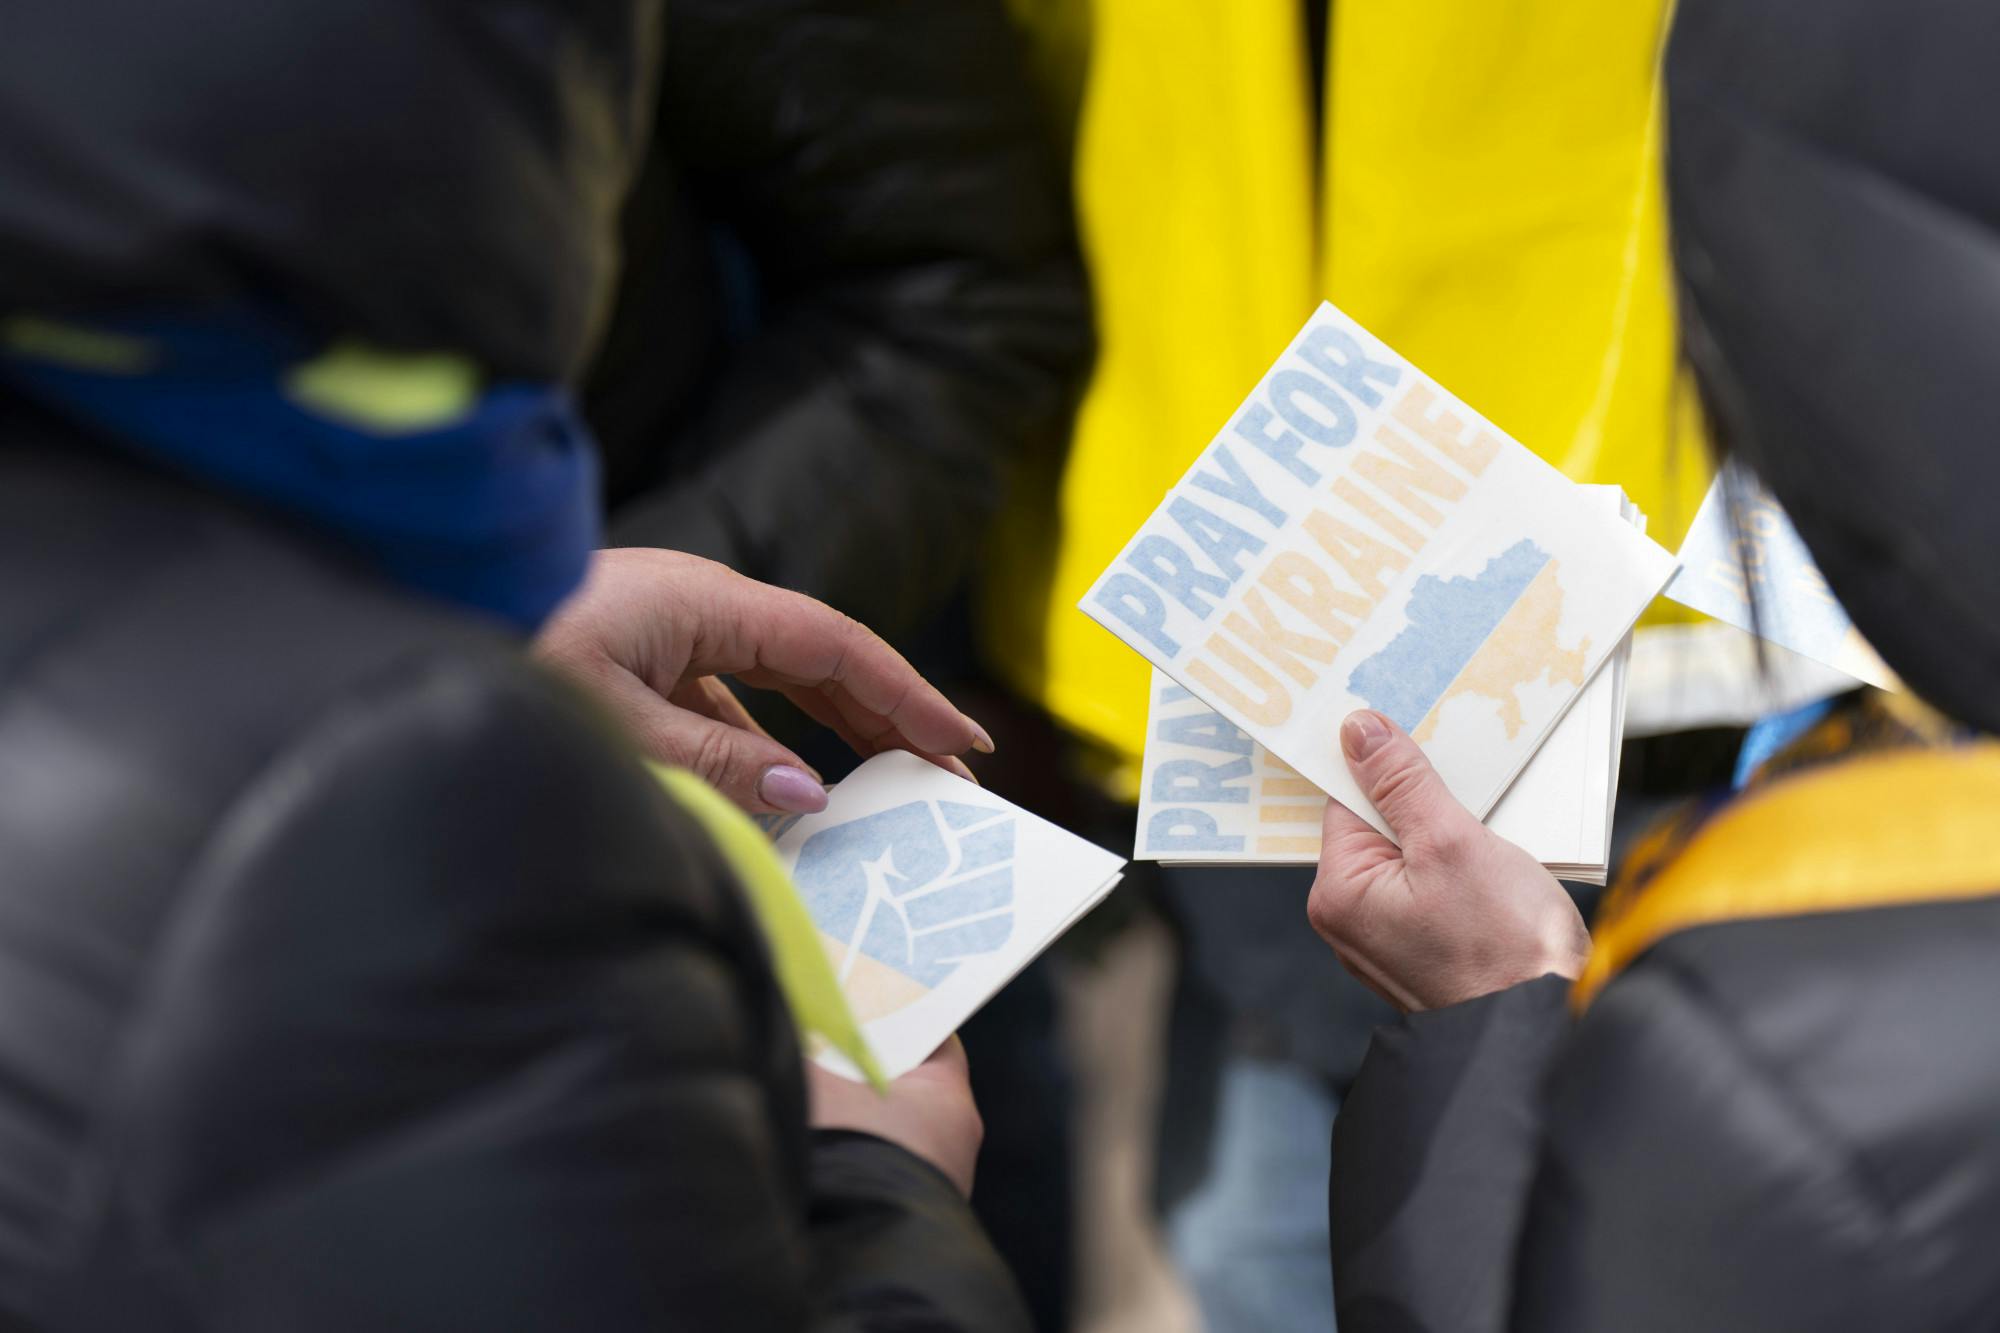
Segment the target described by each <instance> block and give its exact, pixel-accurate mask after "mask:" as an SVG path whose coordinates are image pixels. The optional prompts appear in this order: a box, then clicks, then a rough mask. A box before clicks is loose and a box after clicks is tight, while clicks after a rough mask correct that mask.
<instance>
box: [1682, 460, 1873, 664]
mask: <svg viewBox="0 0 2000 1333" xmlns="http://www.w3.org/2000/svg"><path fill="white" fill-rule="evenodd" d="M1680 560H1681V570H1680V573H1678V574H1676V575H1675V576H1674V579H1673V582H1672V583H1670V584H1668V585H1667V597H1668V598H1669V599H1671V600H1672V601H1676V602H1679V603H1680V604H1681V605H1682V606H1685V607H1689V608H1691V609H1693V610H1696V611H1700V612H1702V613H1703V614H1705V615H1711V616H1714V617H1715V618H1716V619H1717V620H1720V621H1722V622H1723V623H1724V624H1726V625H1734V626H1735V627H1736V628H1737V629H1741V630H1749V631H1750V632H1751V633H1753V634H1756V635H1758V636H1760V637H1762V638H1764V639H1768V640H1769V641H1770V642H1772V643H1775V644H1777V645H1778V646H1779V647H1781V648H1789V649H1791V650H1792V651H1793V652H1795V653H1797V654H1799V655H1800V656H1801V657H1809V658H1811V659H1812V660H1813V661H1815V662H1818V663H1821V664H1822V665H1824V666H1830V667H1832V668H1833V669H1834V670H1836V671H1842V672H1845V673H1846V674H1848V675H1850V676H1852V677H1854V678H1855V679H1856V680H1860V681H1866V682H1867V683H1868V684H1870V685H1879V686H1880V687H1881V688H1883V689H1885V690H1893V689H1896V688H1897V687H1898V681H1897V679H1896V673H1895V672H1893V671H1891V670H1890V669H1889V667H1888V665H1887V664H1886V663H1884V662H1883V661H1882V659H1881V658H1880V657H1878V656H1876V655H1875V650H1874V649H1873V648H1871V647H1869V646H1868V641H1867V640H1865V639H1863V638H1862V637H1861V633H1860V631H1859V630H1857V629H1855V628H1854V622H1853V621H1852V620H1850V619H1848V617H1847V612H1846V611H1845V610H1844V609H1843V608H1842V607H1841V605H1840V601H1839V599H1838V598H1836V597H1835V596H1834V595H1833V589H1831V588H1829V587H1828V586H1827V583H1826V577H1825V576H1824V575H1823V574H1821V573H1820V572H1819V566H1818V565H1817V564H1815V563H1814V562H1813V558H1812V553H1811V552H1809V551H1808V550H1806V544H1805V543H1804V542H1803V541H1801V540H1800V539H1799V534H1798V529H1796V528H1794V527H1793V526H1792V520H1791V519H1790V518H1788V517H1787V516H1786V515H1785V511H1784V508H1783V507H1782V506H1781V505H1779V503H1778V501H1777V499H1776V497H1774V496H1773V495H1772V494H1771V493H1770V492H1769V491H1767V490H1765V489H1764V487H1763V485H1762V484H1761V483H1760V482H1758V480H1757V479H1756V478H1755V477H1754V476H1752V475H1751V474H1750V473H1749V472H1748V471H1747V470H1745V469H1744V468H1742V467H1739V466H1737V465H1736V464H1733V463H1732V464H1728V465H1726V466H1725V467H1724V468H1723V469H1722V470H1721V471H1720V472H1718V473H1717V474H1716V478H1715V481H1714V484H1712V485H1711V486H1710V487H1709V488H1708V495H1707V496H1706V497H1704V498H1703V500H1702V502H1701V508H1700V509H1698V510H1696V511H1695V516H1694V523H1693V524H1692V525H1691V526H1690V527H1689V528H1688V535H1687V540H1686V541H1684V542H1682V543H1681V555H1680Z"/></svg>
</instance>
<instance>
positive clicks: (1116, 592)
mask: <svg viewBox="0 0 2000 1333" xmlns="http://www.w3.org/2000/svg"><path fill="white" fill-rule="evenodd" d="M1094 600H1095V601H1096V602H1097V604H1098V605H1099V606H1101V607H1103V608H1104V609H1105V610H1107V611H1109V612H1110V613H1111V614H1112V615H1114V616H1116V617H1117V618H1118V619H1119V620H1121V621H1123V622H1124V623H1125V625H1126V626H1127V627H1129V628H1130V629H1132V630H1133V631H1134V632H1135V633H1137V634H1138V636H1139V637H1140V638H1142V639H1144V640H1145V641H1146V642H1147V643H1150V644H1152V645H1153V646H1154V647H1155V648H1158V649H1159V650H1160V651H1161V652H1163V653H1165V654H1166V655H1167V656H1168V657H1169V658H1174V657H1178V656H1180V651H1181V646H1180V645H1179V644H1178V643H1176V642H1174V640H1173V638H1172V636H1171V635H1169V634H1168V633H1167V604H1166V603H1165V602H1163V601H1161V600H1160V594H1159V593H1157V592H1155V591H1154V590H1153V587H1152V585H1151V584H1149V583H1147V582H1145V580H1143V579H1138V578H1134V577H1133V576H1132V575H1130V574H1108V575H1106V576H1105V579H1104V582H1103V583H1101V584H1099V585H1098V587H1097V595H1096V597H1095V599H1094Z"/></svg>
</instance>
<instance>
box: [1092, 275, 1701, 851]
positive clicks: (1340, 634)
mask: <svg viewBox="0 0 2000 1333" xmlns="http://www.w3.org/2000/svg"><path fill="white" fill-rule="evenodd" d="M1674 567H1675V564H1674V559H1673V557H1672V556H1671V555H1669V554H1668V553H1667V552H1666V551H1664V550H1663V549H1661V548H1660V546H1659V545H1658V544H1657V543H1655V542H1652V541H1650V540H1648V539H1647V538H1646V537H1644V536H1643V535H1641V534H1640V533H1638V532H1636V531H1634V530H1633V528H1632V527H1631V526H1630V525H1628V524H1626V523H1625V522H1623V521H1622V520H1621V519H1620V518H1619V516H1618V515H1617V514H1616V513H1614V512H1606V511H1605V510H1604V509H1602V508H1601V507H1599V506H1596V505H1593V504H1591V503H1590V502H1589V501H1588V500H1587V499H1586V497H1585V496H1584V495H1583V494H1582V493H1581V492H1580V491H1579V490H1578V488H1577V487H1576V486H1575V484H1574V483H1572V482H1570V481H1569V480H1568V479H1567V478H1565V477H1564V476H1563V475H1562V474H1561V473H1560V472H1558V471H1556V470H1555V469H1554V468H1552V467H1550V466H1549V465H1548V464H1547V463H1545V462H1543V461H1542V460H1541V459H1540V458H1538V457H1536V456H1535V455H1534V454H1533V453H1532V452H1531V451H1529V450H1528V449H1526V448H1524V447H1523V446H1521V445H1520V444H1518V443H1517V442H1515V441H1514V440H1512V439H1510V438H1508V436H1507V435H1506V434H1505V433H1503V432H1502V431H1500V430H1499V429H1498V428H1497V427H1495V426H1494V425H1493V424H1492V423H1491V422H1489V421H1487V420H1486V419H1485V418H1483V417H1481V416H1480V415H1479V414H1478V413H1477V412H1475V411H1473V410H1472V409H1471V408H1469V407H1467V406H1466V405H1465V404H1463V403H1461V402H1459V401H1458V400H1457V399H1456V398H1454V397H1452V396H1451V395H1450V394H1449V393H1448V392H1446V391H1445V390H1444V389H1442V388H1441V387H1440V386H1439V385H1438V384H1437V383H1436V382H1435V381H1434V380H1432V379H1430V378H1429V377H1428V376H1426V375H1425V374H1423V372H1421V371H1420V370H1418V369H1417V368H1416V367H1415V366H1413V365H1411V364H1410V363H1409V362H1408V361H1406V360H1404V359H1403V358H1402V357H1400V356H1398V355H1397V354H1396V353H1395V352H1393V351H1391V350H1390V349H1389V348H1388V347H1387V346H1386V345H1384V344H1383V343H1382V342H1381V341H1380V340H1379V339H1377V338H1375V337H1374V336H1373V335H1372V334H1370V333H1369V332H1368V331H1367V330H1365V329H1363V328H1362V327H1361V326H1360V325H1359V324H1357V323H1355V322H1354V321H1353V320H1351V319H1349V318H1348V317H1347V316H1346V315H1344V314H1342V313H1341V312H1340V311H1338V310H1336V309H1334V308H1333V307H1332V306H1330V305H1322V306H1321V307H1320V308H1319V310H1318V311H1317V312H1316V313H1315V314H1314V315H1313V316H1312V318H1311V319H1310V320H1308V321H1307V323H1306V326H1305V327H1304V328H1303V329H1302V330H1301V331H1300V332H1299V334H1298V336H1297V337H1296V338H1294V339H1293V341H1292V343H1291V345H1290V346H1289V347H1288V348H1287V349H1286V350H1285V352H1284V354H1283V355H1282V356H1280V357H1279V358H1278V361H1277V363H1276V364H1275V365H1274V366H1272V368H1271V370H1270V371H1269V372H1268V373H1267V374H1266V375H1265V377H1264V379H1263V380H1262V381H1261V382H1260V383H1259V384H1258V385H1257V387H1256V388H1255V390H1253V391H1252V393H1251V394H1250V396H1249V397H1248V398H1247V399H1246V400H1245V401H1244V403H1243V404H1242V406H1241V407H1240V408H1239V409H1238V410H1237V412H1236V414H1235V415H1234V416H1233V417H1232V419H1231V420H1230V421H1229V423H1228V424H1227V425H1226V426H1225V427H1224V428H1223V430H1222V432H1221V433H1220V434H1219V435H1217V436H1216V437H1215V439H1214V440H1213V441H1212V442H1211V443H1210V444H1209V445H1208V447H1207V448H1206V449H1205V450H1204V451H1203V452H1202V454H1201V456H1200V457H1199V458H1197V459H1196V460H1195V463H1194V465H1193V466H1192V467H1191V468H1190V469H1189V470H1188V472H1187V474H1186V475H1185V476H1183V477H1182V478H1181V480H1180V481H1179V482H1178V483H1176V484H1175V486H1174V488H1173V489H1172V490H1171V491H1170V492H1169V493H1168V495H1167V496H1166V498H1165V499H1164V500H1163V501H1162V502H1161V504H1160V505H1159V507H1158V508H1157V509H1156V510H1155V511H1154V512H1153V514H1152V516H1151V517H1150V518H1149V519H1147V521H1146V523H1145V524H1144V525H1143V526H1142V527H1141V528H1140V530H1139V532H1138V533H1137V534H1136V535H1135V536H1134V537H1133V538H1132V540H1131V542H1130V543H1128V544H1127V546H1126V547H1125V549H1124V550H1123V551H1122V552H1121V553H1120V554H1119V556H1118V558H1117V559H1116V560H1114V561H1113V562H1112V564H1111V565H1110V567H1109V568H1107V569H1106V570H1105V571H1104V573H1103V574H1102V575H1100V576H1099V578H1098V580H1097V582H1096V583H1095V584H1093V585H1092V587H1091V589H1090V591H1089V592H1088V593H1086V594H1085V596H1084V598H1083V601H1082V603H1081V607H1082V609H1083V610H1084V612H1085V613H1086V614H1088V615H1090V616H1091V617H1092V618H1093V619H1095V620H1097V621H1098V622H1099V623H1100V624H1103V625H1104V626H1105V627H1106V628H1107V629H1110V630H1111V631H1112V632H1113V633H1115V634H1117V635H1118V636H1119V637H1120V638H1121V639H1123V640H1124V641H1125V642H1126V643H1128V644H1129V645H1131V646H1132V647H1133V648H1134V649H1136V650H1137V651H1138V652H1139V653H1140V654H1141V655H1143V656H1144V657H1146V658H1147V659H1148V660H1149V661H1151V662H1152V663H1153V665H1154V666H1156V667H1158V668H1159V669H1160V670H1161V671H1163V672H1165V673H1166V674H1167V675H1168V676H1169V677H1171V678H1172V679H1173V680H1174V681H1175V682H1176V683H1177V684H1179V685H1181V686H1182V687H1184V688H1185V689H1187V690H1188V691H1189V692H1190V693H1192V694H1194V695H1195V696H1196V697H1198V698H1200V699H1201V700H1202V701H1203V702H1205V703H1207V704H1208V705H1210V706H1211V707H1212V708H1214V709H1215V710H1216V711H1217V712H1219V713H1220V714H1222V716H1223V717H1225V718H1227V719H1228V720H1229V721H1230V722H1231V723H1233V724H1234V725H1236V726H1237V727H1239V728H1241V729H1242V730H1243V731H1244V732H1246V733H1247V734H1248V735H1249V736H1250V737H1251V738H1252V739H1253V740H1254V741H1256V742H1257V743H1258V744H1261V745H1262V746H1264V747H1265V748H1266V749H1268V750H1269V751H1271V753H1272V754H1274V755H1276V756H1277V757H1278V758H1279V759H1281V760H1282V761H1284V763H1285V764H1287V765H1288V766H1290V767H1291V768H1292V769H1294V770H1295V771H1296V772H1297V773H1298V774H1299V775H1300V776H1301V777H1302V778H1303V779H1304V780H1306V781H1307V782H1309V783H1311V784H1312V785H1313V786H1314V787H1316V788H1318V789H1319V790H1320V791H1322V792H1325V793H1327V794H1330V795H1332V796H1334V797H1336V798H1338V799H1339V800H1340V801H1341V802H1342V803H1344V804H1345V805H1347V806H1348V807H1349V808H1350V809H1352V810H1354V811H1355V812H1356V813H1357V814H1359V815H1361V816H1362V817H1363V818H1365V819H1367V820H1368V821H1369V822H1370V823H1372V824H1374V825H1375V826H1376V827H1377V828H1381V827H1382V821H1381V817H1380V816H1379V815H1378V814H1377V813H1376V812H1375V810H1374V808H1373V807H1372V806H1371V805H1369V804H1368V802H1367V801H1366V799H1365V798H1364V797H1363V796H1362V794H1361V792H1360V790H1359V789H1358V788H1357V787H1356V786H1355V784H1354V782H1353V779H1352V778H1350V777H1349V776H1348V773H1347V768H1346V764H1345V763H1344V762H1343V761H1342V759H1341V757H1340V755H1339V753H1338V751H1337V749H1336V748H1335V747H1334V746H1333V745H1331V744H1329V742H1328V738H1330V737H1332V736H1335V735H1336V734H1337V733H1338V729H1339V726H1340V723H1341V721H1342V720H1343V719H1344V718H1345V717H1346V716H1347V714H1348V713H1350V712H1352V711H1353V710H1355V709H1357V708H1375V709H1378V710H1380V711H1381V712H1383V713H1386V714H1387V715H1388V716H1389V717H1391V718H1393V719H1394V720H1395V721H1396V722H1397V723H1398V724H1399V725H1401V726H1402V727H1404V728H1405V729H1406V730H1407V731H1409V732H1410V734H1411V735H1412V736H1414V737H1415V738H1416V740H1417V741H1418V743H1419V744H1421V745H1422V746H1423V747H1424V750H1425V752H1426V753H1427V754H1428V755H1429V756H1430V759H1431V762H1432V763H1433V764H1434V765H1435V766H1436V768H1437V770H1438V772H1439V774H1440V776H1441V777H1442V778H1443V779H1444V781H1445V783H1446V785H1447V786H1448V787H1449V788H1450V789H1451V791H1452V793H1453V795H1455V796H1456V797H1457V798H1458V799H1459V800H1460V801H1461V802H1462V803H1463V804H1465V805H1466V806H1467V807H1468V808H1470V809H1471V810H1472V811H1473V812H1474V813H1476V814H1478V815H1480V816H1481V817H1482V818H1483V817H1484V816H1486V815H1487V814H1488V813H1489V812H1490V811H1491V810H1492V808H1493V806H1494V804H1495V802H1497V801H1498V800H1499V798H1500V795H1501V793H1502V792H1504V791H1505V790H1506V789H1507V787H1508V784H1509V783H1511V782H1512V781H1513V780H1514V778H1515V776H1516V775H1517V774H1519V773H1520V771H1521V769H1522V768H1523V767H1524V766H1525V765H1526V764H1527V762H1528V759H1529V757H1530V756H1532V755H1533V754H1534V752H1535V750H1536V749H1537V748H1538V747H1539V746H1540V745H1541V743H1542V741H1543V739H1544V737H1546V736H1547V735H1548V734H1549V731H1550V729H1551V728H1552V727H1554V725H1555V723H1556V722H1557V720H1558V719H1559V718H1560V717H1561V716H1562V715H1563V713H1564V712H1565V710H1567V709H1568V707H1569V706H1570V704H1571V703H1572V702H1573V701H1574V700H1575V698H1576V697H1577V694H1578V692H1579V691H1581V690H1582V689H1583V687H1584V685H1585V684H1586V683H1587V682H1588V681H1589V680H1590V679H1591V678H1592V676H1593V675H1594V674H1595V673H1596V671H1597V669H1598V668H1599V667H1600V666H1602V665H1603V663H1604V662H1605V661H1606V660H1607V659H1608V658H1609V657H1610V656H1611V654H1612V653H1613V651H1614V650H1615V649H1616V648H1617V647H1618V645H1619V644H1620V643H1621V642H1622V641H1623V640H1624V638H1625V636H1626V633H1627V631H1629V630H1630V629H1631V627H1632V624H1633V622H1634V621H1635V620H1636V619H1637V618H1638V616H1639V613H1640V612H1641V611H1642V610H1643V609H1644V608H1645V606H1646V604H1647V603H1648V602H1649V601H1651V600H1652V598H1653V596H1654V595H1655V594H1657V593H1658V592H1659V590H1660V588H1661V587H1662V586H1663V585H1664V584H1665V583H1666V581H1667V579H1668V578H1669V576H1670V575H1671V574H1672V572H1673V570H1674ZM1384 831H1385V832H1386V830H1384Z"/></svg>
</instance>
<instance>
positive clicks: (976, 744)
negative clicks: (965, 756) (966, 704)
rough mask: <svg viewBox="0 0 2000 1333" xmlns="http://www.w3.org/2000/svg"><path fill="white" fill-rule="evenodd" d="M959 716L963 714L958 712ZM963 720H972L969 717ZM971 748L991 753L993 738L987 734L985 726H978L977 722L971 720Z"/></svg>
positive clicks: (982, 752)
mask: <svg viewBox="0 0 2000 1333" xmlns="http://www.w3.org/2000/svg"><path fill="white" fill-rule="evenodd" d="M960 716H961V717H963V716H964V714H960ZM965 720H966V721H967V722H972V719H971V718H969V717H968V718H966V719H965ZM972 748H973V749H975V750H977V751H979V753H981V754H992V753H993V738H992V737H991V736H989V735H987V734H986V728H984V727H982V726H980V725H979V724H978V723H977V722H972Z"/></svg>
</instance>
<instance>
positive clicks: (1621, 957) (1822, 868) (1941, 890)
mask: <svg viewBox="0 0 2000 1333" xmlns="http://www.w3.org/2000/svg"><path fill="white" fill-rule="evenodd" d="M1995 810H2000V743H1996V742H1991V741H1986V742H1980V743H1978V744H1975V745H1966V746H1960V747H1956V748H1951V749H1913V750H1894V751H1887V752H1884V753H1881V754H1877V755H1870V756H1867V757H1865V758H1859V759H1851V760H1848V761H1846V762H1844V763H1840V764H1835V765H1832V766H1830V767H1827V768H1821V769H1813V770H1810V771H1808V772H1805V773H1802V774H1800V775H1799V776H1797V777H1792V778H1784V779H1781V780H1779V781H1777V782H1774V783H1773V784H1772V785H1771V786H1770V787H1769V788H1768V789H1767V790H1765V791H1762V792H1760V793H1759V794H1757V795H1754V796H1750V797H1746V798H1745V799H1743V800H1742V801H1741V802H1740V803H1739V804H1737V805H1735V806H1733V807H1731V808H1729V809H1726V810H1724V811H1723V812H1722V813H1720V814H1718V815H1717V816H1716V817H1715V818H1714V820H1712V821H1711V822H1710V823H1709V825H1708V826H1707V827H1706V828H1704V829H1703V830H1702V831H1701V832H1700V833H1699V834H1697V835H1696V836H1695V838H1694V840H1693V841H1691V842H1690V843H1689V844H1688V845H1687V847H1686V848H1684V849H1683V850H1682V851H1681V853H1680V855H1679V856H1677V857H1675V858H1674V860H1673V861H1672V862H1670V863H1669V864H1668V865H1667V866H1666V868H1665V869H1663V870H1662V871H1661V872H1660V874H1659V877H1658V878H1657V879H1655V880H1654V881H1653V882H1652V883H1651V884H1650V885H1648V886H1646V888H1645V889H1644V891H1642V892H1640V893H1639V894H1637V895H1636V896H1635V897H1633V898H1632V899H1631V900H1630V902H1629V904H1628V905H1627V907H1626V909H1625V910H1624V911H1623V912H1621V913H1619V914H1618V915H1617V916H1616V917H1614V918H1613V919H1611V920H1608V921H1605V922H1602V923H1600V925H1599V926H1598V929H1597V932H1596V940H1595V944H1594V947H1593V949H1592V951H1591V955H1590V962H1589V965H1588V966H1586V967H1585V968H1584V971H1583V975H1582V976H1580V977H1578V978H1577V982H1576V986H1575V988H1574V989H1573V990H1572V991H1571V993H1570V1001H1571V1006H1572V1007H1573V1008H1574V1009H1576V1010H1577V1011H1579V1012H1581V1011H1582V1010H1583V1009H1584V1008H1586V1007H1587V1006H1588V1005H1589V1004H1590V1002H1591V1000H1593V999H1594V998H1596V996H1597V993H1598V992H1599V991H1601V990H1602V989H1603V988H1604V987H1605V985H1606V984H1607V983H1609V982H1610V980H1611V979H1612V978H1613V977H1615V976H1617V975H1618V973H1619V972H1621V971H1623V970H1624V969H1625V967H1626V966H1627V965H1628V964H1630V963H1631V962H1632V961H1633V960H1635V959H1636V958H1638V957H1639V955H1640V954H1642V953H1644V952H1645V951H1646V950H1647V949H1649V948H1651V947H1652V946H1653V945H1655V944H1657V943H1659V942H1660V941H1661V940H1663V939H1665V938H1666V937H1667V936H1669V935H1672V934H1674V933H1676V932H1678V931H1683V930H1688V929H1691V928H1692V927H1695V926H1704V925H1713V924H1716V923H1719V922H1724V921H1742V920H1749V919H1756V918H1763V917H1780V916H1797V915H1802V914H1804V913H1808V912H1844V911H1854V910H1857V909H1861V908H1871V907H1895V906H1899V905H1903V904H1907V903H1919V902H1944V901H1951V900H1957V899H1966V898H1980V897H1985V896H1988V895H1991V894H1996V893H2000V839H1995V838H1994V836H1993V812H1994V811H1995Z"/></svg>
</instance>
